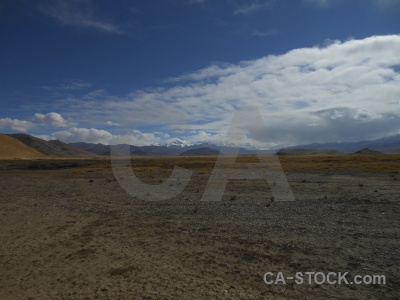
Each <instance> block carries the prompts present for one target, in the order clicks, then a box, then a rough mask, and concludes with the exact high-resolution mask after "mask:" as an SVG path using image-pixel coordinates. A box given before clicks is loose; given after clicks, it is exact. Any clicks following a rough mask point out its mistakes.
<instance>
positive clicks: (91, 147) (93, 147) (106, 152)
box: [69, 142, 146, 156]
mask: <svg viewBox="0 0 400 300" xmlns="http://www.w3.org/2000/svg"><path fill="white" fill-rule="evenodd" d="M69 145H71V146H73V147H75V148H78V149H81V150H84V151H87V152H90V153H93V154H96V155H103V156H110V153H111V146H110V145H103V144H91V143H84V142H79V143H71V144H69ZM126 146H127V145H116V146H114V147H126ZM130 154H131V155H146V152H144V151H143V150H142V149H140V147H136V146H130Z"/></svg>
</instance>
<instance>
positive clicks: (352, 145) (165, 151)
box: [69, 135, 400, 156]
mask: <svg viewBox="0 0 400 300" xmlns="http://www.w3.org/2000/svg"><path fill="white" fill-rule="evenodd" d="M69 145H71V146H73V147H75V148H78V149H81V150H83V151H87V152H90V153H93V154H96V155H104V156H109V155H110V149H111V146H109V145H103V144H91V143H85V142H80V143H71V144H69ZM201 148H209V149H213V150H216V151H218V152H221V153H223V154H224V155H236V153H237V151H238V149H237V148H235V147H230V146H224V147H220V146H218V145H216V144H212V143H208V142H205V143H201V144H197V145H190V146H188V145H184V144H171V145H167V146H166V145H163V146H160V145H151V146H131V155H149V156H177V155H180V154H181V153H184V152H186V151H189V150H196V149H201ZM363 148H369V149H374V150H375V151H379V152H383V153H400V135H395V136H389V137H384V138H381V139H378V140H374V141H361V142H343V143H337V142H332V143H325V144H307V145H298V146H292V147H287V148H284V149H270V150H259V151H256V150H251V149H245V148H239V155H255V154H261V155H267V154H275V153H277V151H278V153H277V154H279V155H333V154H340V153H354V152H356V151H359V150H360V149H363ZM289 150H291V151H289ZM293 150H295V151H293ZM190 153H191V152H189V154H190ZM200 155H202V154H200ZM212 155H215V154H212Z"/></svg>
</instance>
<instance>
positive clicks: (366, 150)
mask: <svg viewBox="0 0 400 300" xmlns="http://www.w3.org/2000/svg"><path fill="white" fill-rule="evenodd" d="M354 154H367V155H377V154H383V153H382V152H379V151H375V150H371V149H369V148H364V149H361V150H359V151H357V152H354Z"/></svg>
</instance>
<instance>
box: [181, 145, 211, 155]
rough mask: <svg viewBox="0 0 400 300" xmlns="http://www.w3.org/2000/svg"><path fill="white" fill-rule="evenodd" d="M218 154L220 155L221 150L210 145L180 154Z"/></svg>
mask: <svg viewBox="0 0 400 300" xmlns="http://www.w3.org/2000/svg"><path fill="white" fill-rule="evenodd" d="M216 155H219V151H218V150H215V149H212V148H209V147H203V148H199V149H190V150H187V151H185V152H182V153H181V154H180V156H216Z"/></svg>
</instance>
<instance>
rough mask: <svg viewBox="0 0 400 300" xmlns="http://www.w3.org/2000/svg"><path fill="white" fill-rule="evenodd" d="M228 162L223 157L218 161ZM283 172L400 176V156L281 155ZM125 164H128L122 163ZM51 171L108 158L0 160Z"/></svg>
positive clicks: (205, 163) (197, 164) (183, 161)
mask: <svg viewBox="0 0 400 300" xmlns="http://www.w3.org/2000/svg"><path fill="white" fill-rule="evenodd" d="M228 159H231V158H228V157H224V158H222V160H228ZM216 160H217V157H216V156H208V157H132V158H131V165H132V167H133V169H134V170H135V171H137V172H145V171H146V172H149V171H150V172H151V171H157V170H162V171H172V169H173V168H174V166H180V167H183V168H187V169H191V170H196V171H197V172H199V173H200V174H201V173H210V171H211V169H212V168H213V167H214V165H215V162H216ZM279 161H280V163H281V164H282V167H283V170H284V171H285V172H286V173H290V172H329V171H333V172H335V171H337V172H349V173H351V172H368V173H373V174H380V173H386V174H400V154H382V155H362V154H344V155H285V156H279ZM257 162H259V159H258V157H257V156H250V155H249V156H239V157H237V159H236V163H257ZM126 163H127V164H129V161H128V160H127V162H126ZM8 168H12V169H15V170H17V169H22V170H55V169H74V173H75V174H77V173H80V172H97V171H101V170H105V169H110V168H111V162H110V158H109V157H105V158H95V159H87V158H86V159H76V158H67V159H61V158H58V159H55V158H50V159H36V160H0V170H1V169H8Z"/></svg>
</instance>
